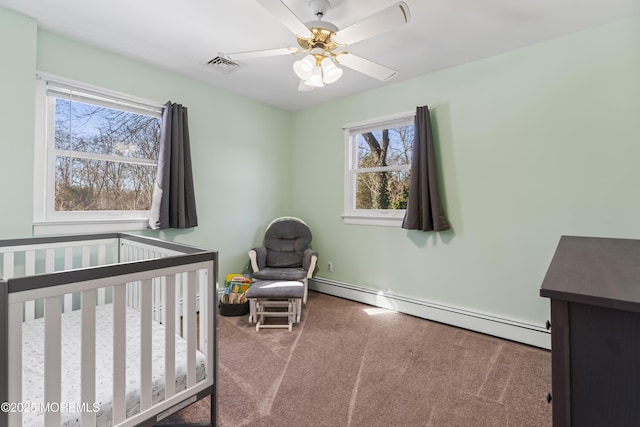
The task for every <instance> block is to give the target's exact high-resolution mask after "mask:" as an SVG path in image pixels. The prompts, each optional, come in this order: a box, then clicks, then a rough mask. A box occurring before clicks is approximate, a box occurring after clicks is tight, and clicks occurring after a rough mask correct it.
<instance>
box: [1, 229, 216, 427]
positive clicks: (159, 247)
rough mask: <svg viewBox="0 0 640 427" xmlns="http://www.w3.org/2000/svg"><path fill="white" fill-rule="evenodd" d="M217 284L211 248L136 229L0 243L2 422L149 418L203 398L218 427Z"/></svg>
mask: <svg viewBox="0 0 640 427" xmlns="http://www.w3.org/2000/svg"><path fill="white" fill-rule="evenodd" d="M217 280H218V255H217V252H212V251H204V250H201V249H198V248H194V247H190V246H186V245H180V244H176V243H170V242H164V241H161V240H157V239H152V238H147V237H142V236H134V235H128V234H122V233H115V234H100V235H90V236H66V237H47V238H30V239H17V240H4V241H0V404H2V405H3V407H2V408H0V409H2V410H1V411H0V426H9V427H14V426H22V425H46V426H56V425H64V426H75V425H82V426H134V425H136V426H137V425H142V426H147V425H153V424H155V423H157V422H158V421H160V420H162V419H164V418H166V417H167V416H169V415H171V414H172V413H174V412H176V411H178V410H179V409H182V408H183V407H185V406H187V405H189V404H191V403H193V402H195V401H197V400H199V399H201V398H203V397H205V396H211V422H210V424H211V425H213V426H215V425H216V413H217V407H216V400H217V399H216V386H217V315H216V306H217V298H216V289H217ZM3 379H4V380H3Z"/></svg>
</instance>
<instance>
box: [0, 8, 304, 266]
mask: <svg viewBox="0 0 640 427" xmlns="http://www.w3.org/2000/svg"><path fill="white" fill-rule="evenodd" d="M0 55H1V56H0V57H1V58H2V67H1V68H0V82H1V83H0V85H2V87H1V89H2V91H1V92H2V93H3V95H4V103H3V104H2V105H3V106H1V107H0V109H1V110H0V111H1V114H0V123H2V124H3V126H2V128H3V129H4V130H3V132H2V136H1V137H0V138H1V139H0V158H1V159H2V165H0V178H2V182H3V183H4V184H2V186H0V200H2V201H3V209H2V221H0V238H13V237H26V236H30V235H31V233H32V224H31V222H32V204H33V203H32V181H33V178H32V176H33V133H34V130H33V129H34V90H35V89H34V85H35V74H36V71H41V72H46V73H50V74H55V75H58V76H61V77H65V78H69V79H75V80H78V81H81V82H85V83H89V84H93V85H97V86H101V87H105V88H108V89H111V90H115V91H120V92H125V93H129V94H131V95H134V96H139V97H142V98H146V99H152V100H155V101H158V102H162V103H164V102H166V101H168V100H171V101H173V102H178V103H181V104H183V105H185V106H187V107H188V109H189V131H190V137H191V154H192V158H193V170H194V185H195V191H196V197H197V208H198V221H199V226H198V227H197V228H195V229H191V230H186V231H176V230H172V231H167V232H152V231H148V232H146V233H147V234H150V235H154V236H158V237H161V238H166V239H169V240H175V241H180V242H184V243H189V244H193V245H197V246H202V247H206V248H211V249H214V250H219V251H220V260H221V265H220V272H221V277H223V275H224V274H226V273H233V272H239V270H241V269H242V268H243V267H244V266H245V265H246V263H247V262H248V257H247V250H248V249H249V248H250V247H251V246H253V245H254V244H255V243H257V242H259V241H260V239H261V236H262V232H263V231H264V227H265V226H266V224H267V223H268V222H269V221H270V220H271V219H272V218H273V217H276V216H280V215H285V214H287V213H288V212H289V203H290V201H289V193H290V186H291V184H290V180H289V170H288V169H287V167H286V165H288V164H289V159H290V157H291V153H290V150H289V147H288V144H286V143H285V144H283V143H282V141H283V140H284V141H285V142H287V141H288V135H289V132H290V129H291V119H292V114H291V113H290V112H287V111H284V110H281V109H277V108H274V107H272V106H268V105H265V104H262V103H259V102H255V101H253V100H250V99H247V98H244V97H241V96H237V95H234V94H231V93H229V92H227V91H224V90H220V89H217V88H214V87H211V86H208V85H205V84H202V83H199V82H196V81H193V80H190V79H187V78H184V77H181V76H178V75H176V74H172V73H169V72H166V71H163V70H160V69H158V68H155V67H151V66H148V65H145V64H142V63H140V62H136V61H133V60H130V59H128V58H125V57H122V56H119V55H115V54H112V53H109V52H106V51H104V50H101V49H97V48H95V47H91V46H88V45H86V44H83V43H79V42H76V41H73V40H70V39H68V38H65V37H61V36H59V35H56V34H53V33H50V32H48V31H44V30H42V29H38V28H37V25H36V23H35V21H33V20H31V19H29V18H26V17H24V16H21V15H18V14H15V13H13V12H10V11H7V10H5V9H2V8H0ZM212 72H213V71H212ZM283 136H284V138H283ZM8 201H11V203H7V202H8Z"/></svg>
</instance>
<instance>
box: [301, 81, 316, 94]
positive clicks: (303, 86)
mask: <svg viewBox="0 0 640 427" xmlns="http://www.w3.org/2000/svg"><path fill="white" fill-rule="evenodd" d="M313 89H315V88H314V87H313V86H311V85H308V84H307V82H305V81H304V80H300V84H298V91H300V92H307V91H310V90H313Z"/></svg>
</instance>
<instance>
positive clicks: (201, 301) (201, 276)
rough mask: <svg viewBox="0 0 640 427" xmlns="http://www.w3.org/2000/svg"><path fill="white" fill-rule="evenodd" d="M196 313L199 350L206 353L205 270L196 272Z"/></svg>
mask: <svg viewBox="0 0 640 427" xmlns="http://www.w3.org/2000/svg"><path fill="white" fill-rule="evenodd" d="M198 295H199V296H200V298H198V312H199V313H200V328H199V329H200V337H199V342H200V350H201V351H202V352H203V353H205V354H206V353H207V352H206V350H205V349H206V345H205V344H206V342H207V331H208V328H207V327H206V326H205V325H206V324H207V323H205V322H206V321H207V318H208V313H207V298H208V297H207V295H208V294H207V270H199V271H198Z"/></svg>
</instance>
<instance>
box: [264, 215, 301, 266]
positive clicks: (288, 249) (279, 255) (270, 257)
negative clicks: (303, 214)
mask: <svg viewBox="0 0 640 427" xmlns="http://www.w3.org/2000/svg"><path fill="white" fill-rule="evenodd" d="M309 244H311V230H309V227H307V226H306V225H305V224H303V223H301V222H299V221H295V220H283V221H278V222H274V223H273V224H271V226H270V227H269V229H268V230H267V231H266V233H265V235H264V247H265V248H266V249H267V267H275V268H282V267H301V266H302V257H303V255H304V250H305V249H307V248H308V247H309Z"/></svg>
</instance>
